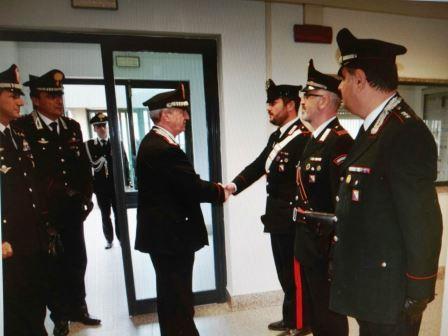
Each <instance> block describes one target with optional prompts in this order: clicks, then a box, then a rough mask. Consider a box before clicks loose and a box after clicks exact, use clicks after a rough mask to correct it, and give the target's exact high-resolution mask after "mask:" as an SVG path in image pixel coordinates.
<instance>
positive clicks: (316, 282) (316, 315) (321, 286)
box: [301, 263, 348, 336]
mask: <svg viewBox="0 0 448 336" xmlns="http://www.w3.org/2000/svg"><path fill="white" fill-rule="evenodd" d="M327 269H328V268H327V265H326V264H325V263H322V264H321V263H319V264H316V265H315V266H313V267H307V266H303V265H302V266H301V275H302V293H303V299H304V305H305V306H306V307H307V310H306V312H307V317H308V321H309V324H310V326H311V330H312V332H313V335H314V336H348V321H347V317H346V316H344V315H340V314H338V313H335V312H332V311H331V310H330V309H329V308H328V306H329V302H330V282H329V281H328V271H327Z"/></svg>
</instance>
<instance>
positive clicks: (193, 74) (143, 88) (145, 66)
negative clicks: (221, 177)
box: [113, 51, 216, 300]
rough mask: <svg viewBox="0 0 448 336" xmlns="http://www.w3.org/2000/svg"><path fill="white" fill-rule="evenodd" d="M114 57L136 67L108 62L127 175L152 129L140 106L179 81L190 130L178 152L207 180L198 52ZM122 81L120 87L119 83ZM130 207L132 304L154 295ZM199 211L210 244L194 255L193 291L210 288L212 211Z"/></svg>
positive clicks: (212, 278)
mask: <svg viewBox="0 0 448 336" xmlns="http://www.w3.org/2000/svg"><path fill="white" fill-rule="evenodd" d="M117 56H133V57H138V58H139V59H140V67H139V68H129V67H117V65H116V62H114V78H115V81H116V84H117V88H118V87H120V88H119V89H117V90H116V99H117V108H118V110H119V112H120V118H119V121H120V123H121V127H120V128H121V132H122V133H121V136H120V138H121V139H122V141H123V143H124V145H125V148H126V149H127V150H128V151H129V153H130V156H129V157H132V160H130V161H132V163H131V164H130V166H131V176H135V172H134V167H135V157H136V153H137V152H138V147H139V145H140V142H141V140H142V139H143V137H144V136H145V135H146V133H148V132H149V130H150V129H151V127H152V126H153V124H152V121H151V120H150V118H149V115H148V110H147V109H146V107H144V106H143V105H142V103H143V102H144V101H146V100H147V99H149V98H151V97H152V96H154V95H156V94H158V93H161V92H165V91H168V90H173V89H175V86H176V83H178V82H179V81H182V82H184V83H186V84H187V86H188V87H189V92H190V103H191V112H190V113H191V132H185V133H182V134H181V135H180V136H179V137H178V138H177V141H178V143H179V144H180V146H181V148H182V149H183V150H184V151H186V152H187V154H189V156H190V157H192V158H193V164H194V166H195V170H196V172H197V173H198V174H200V176H201V178H202V179H205V180H208V179H209V171H210V167H209V161H208V139H207V135H208V132H207V124H206V113H205V93H204V92H205V90H204V74H203V63H202V56H201V55H200V54H178V53H158V52H121V51H120V52H114V53H113V57H114V58H115V57H117ZM122 83H124V84H123V85H121V84H122ZM167 83H168V84H167ZM121 87H123V88H124V89H122V88H121ZM126 95H129V97H127V96H126ZM127 98H129V99H127ZM126 100H127V109H125V108H122V105H121V104H120V103H119V101H120V102H123V101H126ZM131 106H132V108H131ZM129 113H131V118H129ZM189 151H191V153H190V152H189ZM134 186H135V183H134ZM135 206H136V204H135V202H134V203H133V204H128V206H127V207H128V209H127V214H128V216H127V219H128V228H129V240H130V246H131V260H132V268H133V276H134V286H135V296H136V299H137V300H143V299H152V298H155V296H156V291H155V273H154V269H153V266H152V263H151V261H150V258H149V256H148V255H147V254H144V253H141V252H139V251H136V250H134V248H133V246H134V242H135V229H136V209H135ZM201 207H202V211H203V214H204V219H205V223H206V227H207V230H208V233H209V241H210V246H206V247H205V248H203V249H201V250H200V251H198V252H197V253H196V261H195V266H194V274H193V290H194V291H195V292H202V291H208V290H214V289H216V279H215V260H214V246H213V223H212V211H211V206H210V204H206V203H204V204H202V205H201Z"/></svg>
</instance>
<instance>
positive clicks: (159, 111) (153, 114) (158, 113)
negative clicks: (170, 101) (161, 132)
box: [149, 108, 167, 125]
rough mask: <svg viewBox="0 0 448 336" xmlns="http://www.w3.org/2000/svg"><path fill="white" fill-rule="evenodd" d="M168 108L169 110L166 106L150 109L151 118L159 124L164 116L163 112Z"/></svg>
mask: <svg viewBox="0 0 448 336" xmlns="http://www.w3.org/2000/svg"><path fill="white" fill-rule="evenodd" d="M166 110H167V109H166V108H161V109H157V110H151V111H149V117H150V118H151V120H152V122H153V123H154V124H156V125H157V124H158V123H159V122H160V119H161V118H162V112H164V111H166Z"/></svg>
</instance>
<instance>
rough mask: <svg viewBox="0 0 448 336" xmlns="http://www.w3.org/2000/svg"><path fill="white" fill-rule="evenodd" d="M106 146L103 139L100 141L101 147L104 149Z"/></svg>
mask: <svg viewBox="0 0 448 336" xmlns="http://www.w3.org/2000/svg"><path fill="white" fill-rule="evenodd" d="M106 144H107V141H106V140H104V139H103V140H101V146H102V147H105V146H106Z"/></svg>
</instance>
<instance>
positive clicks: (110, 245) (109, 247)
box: [104, 242, 112, 250]
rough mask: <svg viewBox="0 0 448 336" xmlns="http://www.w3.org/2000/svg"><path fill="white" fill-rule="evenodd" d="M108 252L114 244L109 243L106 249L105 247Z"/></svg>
mask: <svg viewBox="0 0 448 336" xmlns="http://www.w3.org/2000/svg"><path fill="white" fill-rule="evenodd" d="M104 248H105V249H106V250H109V249H111V248H112V242H107V245H106V247H104Z"/></svg>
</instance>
